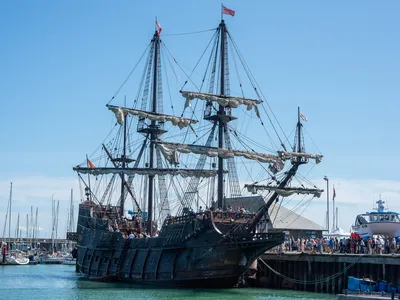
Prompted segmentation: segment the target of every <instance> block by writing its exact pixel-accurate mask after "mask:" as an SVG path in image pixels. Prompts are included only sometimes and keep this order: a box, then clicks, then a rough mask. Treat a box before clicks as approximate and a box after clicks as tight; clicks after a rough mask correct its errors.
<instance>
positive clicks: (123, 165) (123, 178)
mask: <svg viewBox="0 0 400 300" xmlns="http://www.w3.org/2000/svg"><path fill="white" fill-rule="evenodd" d="M125 102H126V96H125ZM126 117H127V114H124V119H125V118H126ZM126 124H127V122H126V120H125V122H124V148H123V154H122V165H121V167H122V169H125V165H126V160H125V157H126V126H127V125H126ZM121 177H122V178H121V179H122V180H121V203H120V211H119V212H120V216H121V217H123V216H124V206H125V174H124V173H122V174H121Z"/></svg>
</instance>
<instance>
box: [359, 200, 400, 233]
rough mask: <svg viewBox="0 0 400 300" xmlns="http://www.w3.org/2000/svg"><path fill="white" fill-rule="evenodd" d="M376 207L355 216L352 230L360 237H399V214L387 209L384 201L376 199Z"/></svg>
mask: <svg viewBox="0 0 400 300" xmlns="http://www.w3.org/2000/svg"><path fill="white" fill-rule="evenodd" d="M376 204H377V207H376V208H375V210H376V211H374V212H366V213H365V214H360V215H358V216H357V217H356V220H355V223H354V225H353V226H352V231H353V232H356V233H357V234H358V235H359V236H360V237H361V238H364V239H366V238H368V237H372V236H374V235H382V236H386V237H395V238H397V239H399V238H400V214H399V213H397V212H392V211H388V210H387V209H386V208H385V201H382V200H381V199H380V200H378V201H376Z"/></svg>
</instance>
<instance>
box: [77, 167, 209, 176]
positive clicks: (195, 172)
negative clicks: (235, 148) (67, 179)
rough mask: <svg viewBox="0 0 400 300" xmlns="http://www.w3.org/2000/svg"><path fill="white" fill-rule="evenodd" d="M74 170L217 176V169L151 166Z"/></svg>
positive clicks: (80, 171)
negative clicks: (155, 167) (159, 167)
mask: <svg viewBox="0 0 400 300" xmlns="http://www.w3.org/2000/svg"><path fill="white" fill-rule="evenodd" d="M73 169H74V171H76V172H78V173H82V174H91V175H105V174H127V175H133V174H137V175H153V176H155V175H180V176H182V177H215V176H216V175H217V171H216V170H196V169H150V168H81V167H74V168H73Z"/></svg>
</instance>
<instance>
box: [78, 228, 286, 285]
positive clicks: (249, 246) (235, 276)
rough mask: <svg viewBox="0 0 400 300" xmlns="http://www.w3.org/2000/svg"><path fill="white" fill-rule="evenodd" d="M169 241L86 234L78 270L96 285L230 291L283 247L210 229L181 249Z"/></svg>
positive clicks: (267, 237)
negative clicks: (269, 253)
mask: <svg viewBox="0 0 400 300" xmlns="http://www.w3.org/2000/svg"><path fill="white" fill-rule="evenodd" d="M165 242H166V238H164V237H157V238H142V239H124V238H122V235H121V233H118V232H108V231H104V230H91V229H87V230H85V234H84V235H83V236H82V238H81V242H80V243H78V258H77V271H78V272H80V273H82V274H83V275H85V276H86V277H87V278H89V279H93V280H111V281H115V280H116V281H125V282H132V283H136V284H152V285H160V286H186V287H210V288H222V287H232V286H234V285H235V284H237V283H238V280H239V278H240V276H241V275H242V274H243V273H244V272H245V271H246V270H247V268H248V267H249V265H250V264H251V263H252V262H253V261H254V260H255V259H256V258H257V257H258V256H260V255H261V254H262V253H264V252H265V251H266V250H268V249H270V248H272V247H274V246H276V245H279V244H280V243H282V237H281V235H280V234H264V236H263V238H262V239H258V240H257V239H254V240H251V241H248V240H244V241H242V242H238V241H234V242H232V241H221V237H220V235H218V233H216V232H212V231H211V230H210V231H205V232H203V233H201V234H199V235H197V236H196V237H193V238H189V239H188V240H186V241H185V242H184V243H182V245H181V246H180V245H179V244H178V245H174V246H168V245H165ZM210 242H211V243H210Z"/></svg>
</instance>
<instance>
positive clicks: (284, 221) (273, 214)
mask: <svg viewBox="0 0 400 300" xmlns="http://www.w3.org/2000/svg"><path fill="white" fill-rule="evenodd" d="M225 201H226V205H227V206H231V207H232V208H233V209H234V210H237V209H240V208H241V207H244V208H245V209H247V210H249V211H250V212H252V213H256V212H257V211H258V209H259V208H260V207H261V206H262V205H264V204H265V202H264V199H263V197H262V196H250V197H240V198H226V199H225ZM267 219H269V220H271V222H267V220H266V218H263V219H262V220H261V222H260V223H259V225H258V226H257V231H258V232H267V231H268V232H273V231H284V232H286V233H287V234H289V235H291V236H293V237H294V238H299V237H300V238H301V237H312V238H320V237H322V231H325V228H324V227H322V226H320V225H318V224H316V223H314V222H313V221H311V220H309V219H307V218H305V217H302V216H301V215H299V214H297V213H295V212H294V211H291V210H290V209H287V208H286V207H284V206H281V205H280V203H279V202H277V203H275V204H273V205H271V207H270V208H269V211H268V216H267Z"/></svg>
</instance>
